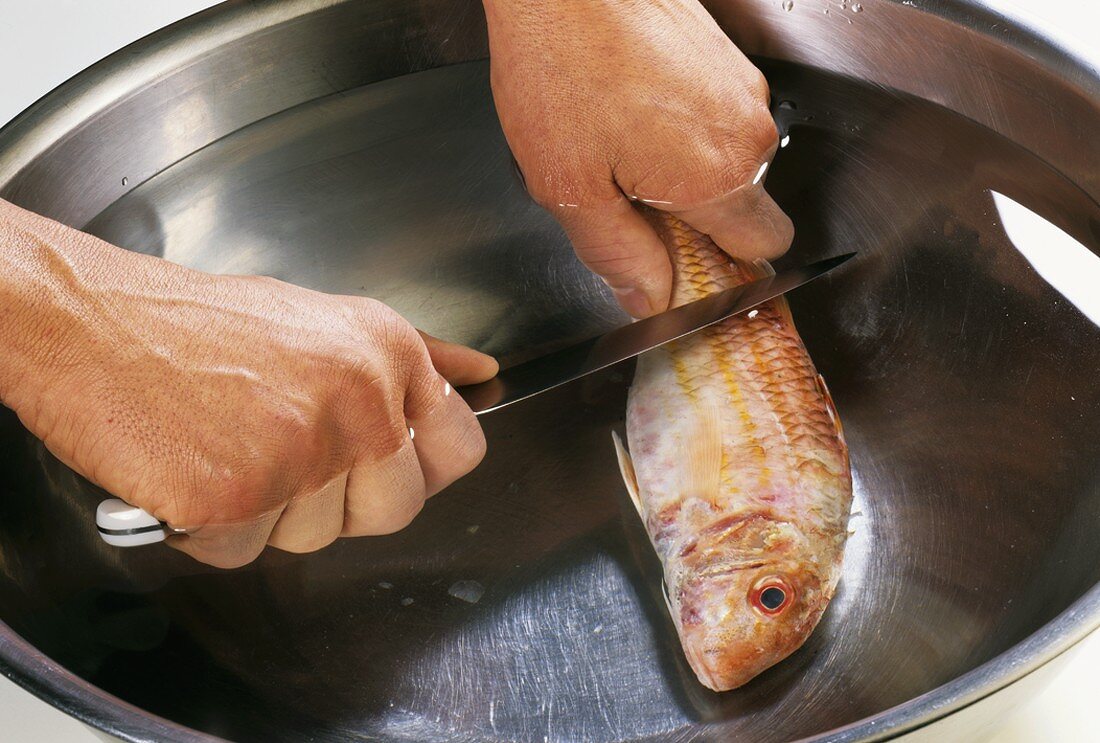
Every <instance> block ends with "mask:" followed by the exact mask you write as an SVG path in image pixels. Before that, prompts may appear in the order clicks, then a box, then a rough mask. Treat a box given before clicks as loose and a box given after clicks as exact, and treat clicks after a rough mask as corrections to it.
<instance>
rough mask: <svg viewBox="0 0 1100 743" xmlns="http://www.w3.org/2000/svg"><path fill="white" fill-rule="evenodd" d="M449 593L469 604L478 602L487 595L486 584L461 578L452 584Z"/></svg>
mask: <svg viewBox="0 0 1100 743" xmlns="http://www.w3.org/2000/svg"><path fill="white" fill-rule="evenodd" d="M447 593H448V594H449V595H451V596H454V597H455V598H456V599H459V600H461V601H465V602H466V603H468V604H476V603H477V602H478V601H481V597H482V596H483V595H485V586H483V585H481V584H480V583H478V582H477V581H476V580H459V581H455V582H454V583H452V584H451V587H450V588H448V589H447Z"/></svg>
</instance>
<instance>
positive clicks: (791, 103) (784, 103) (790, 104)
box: [779, 101, 798, 111]
mask: <svg viewBox="0 0 1100 743" xmlns="http://www.w3.org/2000/svg"><path fill="white" fill-rule="evenodd" d="M779 107H780V108H786V109H789V110H791V111H793V110H795V109H796V108H798V104H797V103H795V102H794V101H780V102H779Z"/></svg>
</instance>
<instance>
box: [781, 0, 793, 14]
mask: <svg viewBox="0 0 1100 743" xmlns="http://www.w3.org/2000/svg"><path fill="white" fill-rule="evenodd" d="M783 10H785V11H787V12H788V13H790V12H791V11H792V10H794V0H783Z"/></svg>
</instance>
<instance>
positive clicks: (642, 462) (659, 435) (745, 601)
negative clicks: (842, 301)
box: [613, 210, 852, 691]
mask: <svg viewBox="0 0 1100 743" xmlns="http://www.w3.org/2000/svg"><path fill="white" fill-rule="evenodd" d="M647 217H648V219H649V220H650V222H651V223H652V224H653V226H654V227H655V228H656V230H657V232H658V234H659V235H660V236H661V238H662V240H663V241H664V243H665V245H666V247H668V250H669V256H670V258H671V261H672V265H673V289H672V297H671V306H679V305H682V304H685V303H687V302H691V301H694V300H697V299H700V298H702V297H704V296H706V295H708V294H711V293H714V292H718V291H722V290H723V289H727V288H729V287H732V286H736V285H738V284H742V283H745V282H748V281H752V280H754V279H757V278H760V277H762V276H766V275H769V274H774V271H773V270H772V268H771V266H770V265H769V264H768V263H767V262H765V261H757V262H752V263H749V262H743V261H738V260H733V259H731V258H730V257H729V256H728V255H727V254H726V253H724V252H723V251H722V250H721V249H719V248H718V246H717V245H715V244H714V242H712V241H711V239H710V238H709V237H707V236H706V235H704V234H702V233H700V232H697V231H696V230H694V229H692V228H691V227H689V226H688V225H687V224H685V223H684V222H682V221H681V220H679V219H677V218H676V217H675V216H672V215H670V214H665V213H660V212H656V211H654V210H648V211H647ZM626 438H627V441H626V444H624V443H623V441H622V439H621V438H620V437H619V435H618V434H617V433H613V439H614V445H615V450H616V454H617V457H618V461H619V467H620V470H621V472H622V477H623V481H624V483H625V484H626V489H627V492H628V493H629V495H630V498H631V500H632V501H633V503H634V506H635V508H636V509H637V511H638V514H639V515H640V516H641V519H642V522H643V523H644V525H645V527H646V531H647V532H648V534H649V537H650V541H651V542H652V543H653V547H654V549H655V550H656V552H657V555H658V557H659V558H660V560H661V563H662V566H663V569H664V591H665V600H666V604H667V606H668V611H669V614H670V615H671V617H672V623H673V624H674V625H675V628H676V631H677V633H678V635H679V638H680V643H681V645H682V647H683V650H684V655H685V656H686V658H687V661H688V663H689V664H690V666H691V668H692V670H693V671H694V672H695V674H696V676H697V677H698V679H699V681H700V682H701V683H702V684H703V685H705V686H706V687H708V688H710V689H712V690H714V691H727V690H730V689H734V688H737V687H738V686H742V685H743V684H745V683H747V682H748V681H750V680H751V679H753V678H754V677H756V676H757V675H758V674H760V673H761V672H763V671H764V670H766V669H768V668H770V667H771V666H773V665H775V664H776V663H778V662H780V661H782V660H783V659H784V658H786V657H787V656H789V655H790V654H791V653H793V652H794V651H795V650H797V649H798V648H799V647H801V646H802V644H803V643H804V642H805V641H806V639H807V638H808V637H809V636H810V634H811V633H812V632H813V630H814V628H815V627H816V626H817V624H818V621H819V620H820V619H821V616H822V614H823V612H824V611H825V609H826V607H827V606H828V604H829V602H830V600H831V599H832V597H833V594H834V592H835V591H836V587H837V583H838V581H839V579H840V574H841V564H842V560H843V555H844V546H845V542H846V541H847V538H848V519H849V515H850V512H851V506H852V474H851V465H850V461H849V456H848V447H847V444H846V443H845V440H844V432H843V429H842V427H841V423H840V418H839V417H838V415H837V411H836V407H835V405H834V404H833V400H832V397H831V396H830V394H829V390H828V388H827V387H826V386H825V381H824V379H822V377H821V376H820V375H819V374H818V373H817V371H816V369H815V367H814V364H813V361H812V360H811V359H810V356H809V353H808V352H807V351H806V347H805V345H804V344H803V342H802V339H801V338H800V337H799V335H798V331H797V330H796V329H795V325H794V319H793V318H792V316H791V311H790V308H789V306H788V304H787V301H786V299H785V298H783V297H779V298H777V299H773V300H771V301H769V302H766V303H765V304H762V305H760V306H758V307H756V308H755V309H753V310H751V311H749V312H747V313H742V314H739V315H735V316H733V317H731V318H729V319H727V320H724V321H722V322H721V323H718V324H716V325H712V326H710V327H708V328H705V329H703V330H700V331H699V332H697V333H694V334H692V335H690V336H687V337H685V338H682V339H680V340H677V341H673V342H671V343H668V344H665V345H664V346H661V347H659V348H656V349H653V350H651V351H647V352H646V353H644V354H642V355H641V356H640V357H639V358H638V362H637V366H636V371H635V374H634V380H633V382H632V384H631V387H630V391H629V393H628V397H627V409H626Z"/></svg>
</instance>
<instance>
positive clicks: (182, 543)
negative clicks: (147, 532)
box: [165, 509, 282, 568]
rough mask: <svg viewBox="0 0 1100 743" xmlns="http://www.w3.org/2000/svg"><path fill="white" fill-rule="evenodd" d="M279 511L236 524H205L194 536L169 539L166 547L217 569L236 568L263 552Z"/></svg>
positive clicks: (193, 533) (277, 518)
mask: <svg viewBox="0 0 1100 743" xmlns="http://www.w3.org/2000/svg"><path fill="white" fill-rule="evenodd" d="M281 512H282V510H281V509H280V510H278V511H273V512H272V513H269V514H265V515H263V516H260V517H259V518H257V519H255V520H253V521H249V522H245V523H237V524H206V525H204V526H202V527H200V528H199V529H197V530H195V531H194V532H190V533H188V534H181V535H175V536H170V537H168V539H167V540H166V542H165V543H166V544H167V545H168V546H169V547H172V548H174V549H177V550H179V551H180V552H184V553H186V554H188V555H191V557H193V558H195V559H196V560H198V561H199V562H204V563H206V564H207V565H213V566H214V567H218V568H239V567H241V566H242V565H247V564H248V563H250V562H252V561H253V560H255V559H256V558H257V557H259V556H260V553H261V552H263V550H264V547H265V546H266V545H267V540H268V538H269V537H270V535H271V531H272V529H274V527H275V523H276V522H277V521H278V520H279V514H280V513H281Z"/></svg>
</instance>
